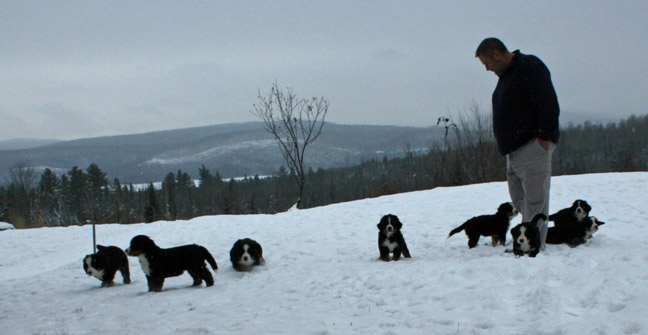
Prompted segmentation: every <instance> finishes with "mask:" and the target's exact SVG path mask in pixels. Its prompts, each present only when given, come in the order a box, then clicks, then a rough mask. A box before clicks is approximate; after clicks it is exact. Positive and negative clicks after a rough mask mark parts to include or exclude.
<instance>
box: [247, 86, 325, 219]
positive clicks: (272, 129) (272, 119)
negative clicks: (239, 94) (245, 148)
mask: <svg viewBox="0 0 648 335" xmlns="http://www.w3.org/2000/svg"><path fill="white" fill-rule="evenodd" d="M328 107H329V102H328V100H327V99H325V98H324V97H321V98H316V97H314V98H312V99H310V100H306V99H298V98H297V95H295V94H294V93H293V91H292V89H290V88H287V89H286V91H285V92H284V91H282V90H281V89H280V88H279V86H278V84H277V82H275V83H274V84H273V85H272V89H271V90H270V93H269V94H268V95H265V96H264V95H262V94H261V92H260V91H259V103H258V104H255V105H254V111H253V112H252V114H254V115H256V116H258V117H259V118H261V119H262V120H263V123H264V128H265V130H266V131H267V132H268V133H270V134H272V136H274V138H275V140H277V143H278V144H279V149H280V150H281V154H282V155H283V157H284V159H285V160H286V164H287V165H288V168H289V169H290V172H292V175H293V176H294V178H295V182H296V183H297V190H298V195H297V208H301V201H302V195H303V193H304V185H305V184H306V166H305V159H304V157H305V153H306V148H307V147H308V146H309V145H310V144H312V143H313V142H314V141H315V140H316V139H317V138H318V137H319V135H320V134H321V133H322V128H323V127H324V121H325V119H326V113H327V112H328Z"/></svg>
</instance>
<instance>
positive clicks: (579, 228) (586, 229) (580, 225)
mask: <svg viewBox="0 0 648 335" xmlns="http://www.w3.org/2000/svg"><path fill="white" fill-rule="evenodd" d="M603 224H605V222H602V221H599V220H597V219H596V217H594V216H588V217H586V218H585V219H583V220H582V221H580V222H574V223H571V224H567V225H562V226H554V227H551V228H549V230H548V231H547V243H549V244H563V243H564V244H567V245H569V246H570V247H572V248H573V247H576V246H579V245H581V244H584V243H585V242H587V240H588V239H590V238H592V235H593V234H594V233H595V232H597V231H598V227H599V226H600V225H603Z"/></svg>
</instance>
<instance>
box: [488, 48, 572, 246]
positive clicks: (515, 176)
mask: <svg viewBox="0 0 648 335" xmlns="http://www.w3.org/2000/svg"><path fill="white" fill-rule="evenodd" d="M475 57H477V58H479V60H480V61H481V62H482V64H484V66H485V67H486V71H493V72H494V73H495V74H496V75H497V76H498V77H499V80H498V81H497V87H495V91H494V92H493V132H494V134H495V140H496V141H497V147H498V150H499V152H500V153H501V154H502V155H503V156H506V177H507V180H508V187H509V194H510V195H511V200H512V201H513V205H514V206H515V207H516V208H517V209H518V211H520V213H522V221H523V222H529V221H531V219H532V218H533V217H534V216H535V215H536V214H539V213H544V214H545V215H547V216H549V186H550V183H551V156H552V154H553V151H554V149H555V148H556V145H557V143H558V138H559V130H558V116H559V114H560V108H559V106H558V98H557V96H556V91H555V90H554V87H553V84H552V82H551V74H550V73H549V69H547V67H546V66H545V64H544V63H543V62H542V61H541V60H540V59H539V58H538V57H536V56H533V55H525V54H523V53H521V52H520V51H519V50H516V51H513V52H509V51H508V49H507V48H506V46H505V45H504V43H502V41H500V40H499V39H497V38H492V37H491V38H487V39H485V40H483V41H482V42H481V44H479V47H477V51H476V52H475ZM538 228H539V230H540V238H541V246H540V250H544V249H545V239H546V236H547V222H546V221H543V220H540V221H539V222H538Z"/></svg>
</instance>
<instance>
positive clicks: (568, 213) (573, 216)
mask: <svg viewBox="0 0 648 335" xmlns="http://www.w3.org/2000/svg"><path fill="white" fill-rule="evenodd" d="M591 211H592V206H590V205H589V204H588V203H587V201H585V200H580V199H579V200H576V201H574V203H573V204H572V205H571V207H569V208H564V209H561V210H559V211H558V212H556V213H554V214H551V215H549V221H553V222H554V225H555V226H556V227H559V226H566V225H569V224H572V223H576V222H582V221H583V220H584V219H585V218H587V217H588V216H589V213H590V212H591Z"/></svg>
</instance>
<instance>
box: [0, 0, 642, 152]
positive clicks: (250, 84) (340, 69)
mask: <svg viewBox="0 0 648 335" xmlns="http://www.w3.org/2000/svg"><path fill="white" fill-rule="evenodd" d="M647 17H648V2H646V1H377V0H372V1H349V0H346V1H331V0H327V1H261V0H256V1H159V0H156V1H22V0H15V1H7V0H0V116H1V117H0V140H6V139H12V138H51V139H65V140H68V139H76V138H85V137H98V136H107V135H119V134H130V133H141V132H149V131H155V130H165V129H175V128H186V127H194V126H205V125H212V124H222V123H230V122H244V121H251V120H256V117H255V116H253V115H252V114H251V113H250V111H251V110H252V109H253V104H255V103H256V102H257V101H258V92H259V91H260V92H261V93H263V94H265V93H267V92H269V90H270V87H271V86H272V84H273V82H275V81H277V83H278V84H279V86H280V87H284V88H285V87H290V88H292V89H293V92H294V93H295V94H297V96H298V97H303V98H310V97H314V96H317V97H325V98H327V99H329V101H330V108H329V114H328V119H327V120H329V121H331V122H337V123H347V124H381V125H408V126H430V125H434V124H436V121H437V118H438V117H440V116H447V115H451V114H452V113H457V112H458V111H461V110H466V109H468V108H469V107H470V106H471V105H472V104H473V103H477V104H478V105H479V106H481V108H483V109H484V110H486V111H490V96H491V93H492V91H493V89H494V87H495V84H496V82H497V77H496V76H495V75H494V74H493V73H492V72H486V70H485V68H484V67H483V65H482V64H481V63H480V62H479V60H478V59H477V58H475V57H474V52H475V49H476V47H477V45H478V44H479V42H481V40H482V39H484V38H485V37H490V36H495V37H499V38H500V39H502V41H503V42H504V43H505V44H506V45H507V46H508V47H509V49H510V50H515V49H520V50H521V51H522V52H523V53H528V54H534V55H537V56H538V57H540V58H541V59H542V60H543V61H544V62H545V63H546V64H547V66H548V67H549V69H550V70H551V73H552V77H553V81H554V86H555V87H556V91H557V93H558V99H559V102H560V105H561V109H562V110H563V114H565V113H583V114H588V115H597V116H599V115H606V116H608V117H610V118H611V119H613V120H618V119H621V118H625V117H627V116H628V115H630V114H633V113H634V114H637V115H643V114H646V113H648V107H647V106H648V24H646V18H647Z"/></svg>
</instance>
